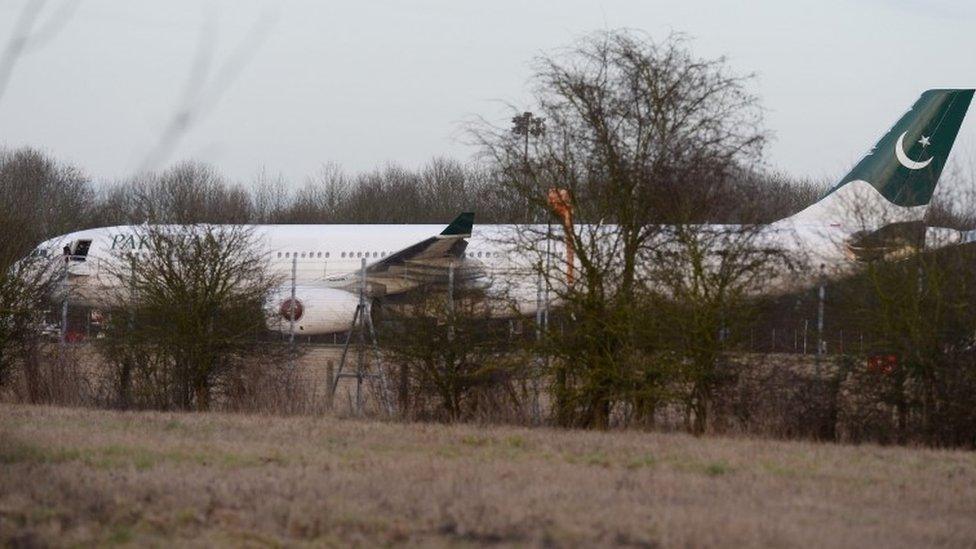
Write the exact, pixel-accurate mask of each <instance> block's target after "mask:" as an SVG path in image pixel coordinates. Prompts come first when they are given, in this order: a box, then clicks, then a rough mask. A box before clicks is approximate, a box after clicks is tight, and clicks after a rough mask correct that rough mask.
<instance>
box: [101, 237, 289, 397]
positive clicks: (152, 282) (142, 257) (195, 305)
mask: <svg viewBox="0 0 976 549" xmlns="http://www.w3.org/2000/svg"><path fill="white" fill-rule="evenodd" d="M137 231H138V235H137V237H136V239H137V241H141V242H143V243H144V246H143V247H142V249H139V250H132V251H131V253H129V254H128V255H127V256H125V257H122V258H120V260H121V261H120V262H119V264H118V266H117V272H116V274H115V278H116V279H117V284H116V288H117V289H116V306H115V307H113V310H112V311H111V315H110V321H109V323H108V326H107V329H106V331H107V336H106V337H105V338H104V339H103V340H102V341H101V343H100V348H101V350H102V352H103V353H104V354H105V355H106V356H107V357H108V358H109V359H110V360H112V361H113V362H114V363H115V364H116V365H117V367H118V368H117V370H118V380H119V381H118V385H119V394H120V399H119V400H120V402H121V403H122V404H127V403H130V402H132V390H133V387H135V386H138V387H141V388H142V390H143V391H144V393H146V394H148V395H150V398H143V399H142V400H141V403H142V405H151V406H157V407H164V408H168V407H175V408H179V409H197V410H206V409H209V408H210V406H211V400H212V394H213V391H214V390H215V389H217V388H219V387H220V386H221V383H223V382H224V381H226V380H227V379H228V376H233V375H234V373H235V372H237V371H238V370H240V369H241V368H242V367H243V365H244V364H246V363H247V362H248V361H252V360H262V359H267V358H268V357H269V356H270V355H269V353H271V352H273V351H274V350H275V346H274V345H269V344H268V343H267V342H262V340H261V335H262V333H264V332H265V330H266V323H265V315H266V311H265V308H264V307H265V300H266V296H267V294H268V292H269V291H270V290H271V289H272V288H273V287H274V286H275V285H276V284H277V280H276V279H275V278H273V277H272V276H269V275H268V274H267V269H266V262H267V258H266V257H265V256H264V255H263V254H261V253H260V252H258V251H257V247H256V246H255V235H254V234H253V233H252V231H251V230H249V229H247V228H244V227H241V226H233V225H223V226H214V225H184V226H178V227H177V226H154V225H147V226H143V227H140V228H139V229H137ZM137 381H138V382H139V384H136V382H137Z"/></svg>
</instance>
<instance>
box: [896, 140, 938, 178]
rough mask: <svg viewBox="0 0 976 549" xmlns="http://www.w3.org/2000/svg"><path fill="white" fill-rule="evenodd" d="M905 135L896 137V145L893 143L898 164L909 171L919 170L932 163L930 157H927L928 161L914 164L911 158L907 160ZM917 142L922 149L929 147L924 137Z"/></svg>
mask: <svg viewBox="0 0 976 549" xmlns="http://www.w3.org/2000/svg"><path fill="white" fill-rule="evenodd" d="M907 133H908V132H903V133H902V134H901V135H899V136H898V143H895V157H897V158H898V162H899V163H900V164H901V165H902V166H905V167H906V168H908V169H909V170H921V169H922V168H924V167H925V166H928V165H929V163H930V162H932V157H929V159H928V160H925V161H923V162H916V161H914V160H912V159H911V158H908V155H907V154H905V134H907ZM918 142H919V143H921V144H922V148H925V147H927V146H929V138H928V137H926V136H924V135H923V136H922V138H921V139H919V140H918Z"/></svg>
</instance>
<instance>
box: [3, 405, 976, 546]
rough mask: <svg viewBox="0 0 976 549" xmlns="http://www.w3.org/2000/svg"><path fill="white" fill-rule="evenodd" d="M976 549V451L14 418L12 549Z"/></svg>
mask: <svg viewBox="0 0 976 549" xmlns="http://www.w3.org/2000/svg"><path fill="white" fill-rule="evenodd" d="M401 543H405V544H414V545H471V544H501V545H557V546H581V545H594V544H613V545H637V546H714V545H736V546H742V545H746V546H760V545H761V546H848V547H852V546H859V547H862V546H886V547H892V546H900V547H919V546H958V547H973V546H974V545H976V454H973V453H967V452H958V451H934V450H922V449H905V448H882V447H877V446H859V447H855V446H839V445H822V444H811V443H796V442H774V441H765V440H748V439H730V438H705V439H696V438H693V437H689V436H685V435H672V434H647V433H638V432H609V433H600V432H578V431H557V430H549V429H538V430H530V429H521V428H500V427H478V426H471V425H461V426H444V425H422V424H397V423H383V422H375V421H359V420H350V419H338V418H333V417H287V418H282V417H265V416H243V415H225V414H216V413H214V414H163V413H118V412H106V411H92V410H83V409H65V408H47V407H31V406H18V405H0V545H4V546H14V547H18V546H19V547H33V546H45V545H58V546H61V545H79V544H80V545H93V544H95V545H140V546H142V545H151V546H168V545H171V544H178V545H187V546H211V545H234V546H238V545H245V546H264V545H273V546H277V545H343V546H344V545H348V544H354V545H367V546H372V545H389V544H401Z"/></svg>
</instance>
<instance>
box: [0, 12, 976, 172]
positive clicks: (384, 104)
mask: <svg viewBox="0 0 976 549" xmlns="http://www.w3.org/2000/svg"><path fill="white" fill-rule="evenodd" d="M60 1H63V0H49V2H48V5H47V6H46V8H45V11H44V14H46V13H50V12H52V11H55V9H56V8H57V7H58V5H59V2H60ZM22 2H23V0H20V1H7V2H2V3H0V44H6V42H7V40H8V39H9V37H10V32H11V30H12V29H13V21H14V19H15V18H16V17H17V16H18V14H19V13H20V10H21V9H22V6H23V3H22ZM41 18H42V19H43V18H44V15H43V14H42V17H41ZM258 22H264V23H261V24H259V26H258V27H257V28H258V29H260V30H258V31H254V30H253V29H254V28H255V24H256V23H258ZM619 27H629V28H634V29H640V30H643V31H646V32H647V33H649V34H650V35H651V36H652V37H665V36H666V35H667V34H668V33H670V32H672V31H681V32H684V33H687V34H689V35H690V36H691V37H693V38H694V42H693V44H692V45H693V48H694V50H695V51H696V53H698V54H699V55H702V56H707V57H715V56H719V55H727V56H728V58H729V63H730V65H731V66H732V67H733V68H734V69H735V70H737V71H739V72H743V73H744V72H755V73H757V74H758V79H757V80H756V81H755V82H754V85H755V91H756V92H757V93H758V94H759V95H760V97H761V98H762V102H763V105H764V106H765V107H766V109H767V111H768V115H767V120H766V122H767V124H766V125H767V128H768V129H769V130H771V131H772V132H773V134H774V141H773V142H772V144H771V145H770V147H769V148H768V150H767V162H768V164H769V165H770V166H772V167H774V168H778V169H782V170H784V171H787V172H789V173H793V174H796V175H800V176H808V177H815V178H826V179H831V180H833V179H835V178H837V177H839V176H840V175H842V174H843V172H844V171H845V169H846V168H848V167H850V166H851V165H852V164H853V162H855V161H856V160H857V159H858V158H859V156H860V155H861V154H863V153H864V152H865V151H866V150H867V149H868V148H869V147H870V145H872V144H873V143H874V141H875V140H876V139H877V138H878V137H879V136H880V135H881V134H882V133H883V132H884V131H885V130H886V129H887V128H888V127H889V126H890V125H891V124H892V123H893V122H894V121H895V120H896V119H897V117H898V116H900V114H901V113H902V112H904V111H905V110H906V109H907V108H908V107H909V106H910V105H911V103H912V102H913V101H914V100H915V98H916V97H917V96H918V94H919V93H920V92H921V91H922V90H924V89H927V88H932V87H973V86H974V85H976V55H974V52H976V31H974V29H976V2H973V1H972V0H965V1H964V0H924V1H923V0H901V1H889V2H885V1H881V0H871V1H859V2H853V1H851V2H842V1H836V0H819V1H813V2H800V1H788V2H786V1H783V0H769V1H764V0H752V1H749V2H732V1H729V2H712V1H709V2H704V1H692V0H677V1H641V2H637V1H623V0H620V1H603V2H600V1H583V0H570V1H567V0H560V1H559V2H556V1H550V2H529V1H525V0H520V1H508V0H492V1H480V2H465V1H460V0H440V1H434V0H428V1H415V2H407V1H402V0H399V1H394V0H388V1H378V0H371V1H365V0H363V1H358V2H341V3H340V2H331V1H311V0H309V1H301V0H285V1H275V2H272V1H257V0H226V1H217V0H213V1H209V2H201V1H200V0H167V1H166V2H149V1H120V0H113V1H109V0H83V1H82V2H81V4H80V7H79V8H78V9H77V11H75V12H74V13H73V15H72V16H71V18H70V19H69V20H67V22H66V24H65V25H64V27H63V28H62V29H61V30H60V32H59V33H58V34H57V35H56V36H54V37H53V38H52V39H51V40H50V41H48V42H46V43H44V44H42V45H41V47H39V48H36V49H34V50H32V51H30V52H29V53H28V54H26V55H24V56H23V57H22V58H21V59H20V60H19V61H18V63H17V65H16V66H15V68H14V72H13V77H12V80H11V82H10V85H9V87H8V89H7V91H6V93H5V95H4V96H3V97H2V98H0V145H3V146H6V147H19V146H22V145H31V146H35V147H39V148H42V149H44V150H46V151H48V152H50V153H52V154H53V155H55V156H56V157H58V158H61V159H64V160H67V161H69V162H72V163H74V164H76V165H78V166H80V167H81V168H83V169H84V170H85V171H86V172H87V173H88V174H89V175H90V176H92V177H93V178H95V179H97V180H106V181H111V180H114V179H116V178H120V177H124V176H126V175H128V174H131V173H132V172H133V171H135V170H137V169H139V167H140V166H141V165H142V164H143V163H144V162H145V161H146V159H147V158H149V157H150V155H151V154H152V151H153V150H154V147H156V144H157V141H158V140H159V136H160V135H161V134H162V133H163V132H164V130H165V128H166V126H167V124H168V123H169V121H170V119H171V118H172V116H173V113H174V112H175V111H176V110H177V108H178V106H179V105H180V103H181V99H182V97H183V96H184V94H185V90H186V88H187V82H188V79H189V75H190V73H191V69H192V67H194V62H195V59H196V58H197V57H198V52H200V51H207V47H205V46H201V44H212V45H213V51H214V56H213V65H212V67H211V70H209V71H207V74H208V76H209V78H210V80H211V82H216V83H217V84H218V85H217V86H213V87H211V84H204V86H203V97H204V101H205V102H206V101H209V100H210V99H208V98H211V97H212V95H213V94H211V92H208V91H207V90H214V89H218V90H219V89H222V88H221V84H227V85H226V89H223V91H222V93H219V94H217V95H219V97H218V98H217V100H216V102H215V103H213V104H212V106H210V107H209V108H206V109H205V111H206V112H205V115H204V116H203V117H202V118H201V119H200V120H199V121H198V122H197V123H196V124H194V125H192V126H191V128H190V130H189V132H188V133H187V134H186V135H185V137H184V138H183V139H182V140H180V141H179V143H178V144H177V146H176V147H175V148H174V150H173V151H172V154H170V155H167V156H166V162H167V163H168V162H172V161H176V160H180V159H186V158H194V159H198V160H203V161H206V162H209V163H212V164H213V165H215V166H216V167H218V168H219V169H220V170H221V171H222V172H223V173H224V174H226V175H228V176H230V177H232V178H235V179H239V180H241V181H244V182H246V181H248V180H250V179H251V178H252V177H254V176H255V174H256V173H258V172H259V171H261V170H262V169H264V170H266V171H267V172H269V173H272V174H278V173H280V174H282V175H284V176H285V177H286V178H287V179H289V180H291V181H293V182H296V183H301V182H302V181H303V180H304V178H305V177H306V176H307V175H309V174H312V173H314V172H315V171H316V170H317V169H318V168H319V166H321V165H322V164H323V163H325V162H336V163H338V164H340V165H342V166H343V167H345V168H346V169H348V170H350V171H358V170H366V169H370V168H373V167H376V166H378V165H381V164H383V163H385V162H389V161H393V162H398V163H401V164H404V165H406V166H417V165H420V164H422V163H423V162H425V161H426V160H427V159H429V158H431V157H433V156H439V155H446V156H453V157H457V158H460V159H464V160H467V159H470V158H471V157H472V153H473V151H472V150H471V149H470V148H469V147H468V146H466V145H465V144H464V142H463V139H462V138H463V134H462V132H461V130H460V125H461V123H462V122H464V121H465V120H468V119H470V118H472V117H473V116H476V115H484V116H487V117H488V118H490V119H497V120H499V121H504V120H505V118H503V117H502V116H503V114H504V111H503V110H502V107H501V105H502V103H503V102H511V103H515V104H523V103H524V102H525V101H526V100H527V97H528V96H527V86H526V81H527V78H528V76H529V74H530V67H529V63H530V61H531V59H532V58H533V56H535V55H537V54H539V53H540V52H545V51H551V50H553V49H555V48H558V47H560V46H564V45H567V44H569V43H570V42H572V41H573V40H574V38H577V37H579V36H580V35H582V34H584V33H587V32H590V31H593V30H599V29H612V28H619ZM262 33H265V34H262ZM202 36H206V39H204V40H202V39H201V37H202ZM262 37H263V38H262ZM242 43H250V44H257V48H256V49H255V50H254V52H253V55H249V56H247V57H248V58H249V60H248V62H247V63H246V65H244V66H243V67H242V68H241V69H240V71H239V73H238V74H237V77H236V78H234V79H229V78H221V77H217V76H215V75H216V74H219V73H220V71H221V67H222V66H225V65H226V64H227V60H228V59H229V58H231V56H232V55H233V54H234V52H238V53H240V52H241V51H242V50H241V44H242ZM245 53H246V52H245ZM231 66H233V65H231ZM228 72H229V73H233V72H234V71H233V70H231V69H228ZM208 94H210V95H208ZM974 109H976V108H974ZM974 118H976V115H974V114H971V115H970V116H969V119H968V120H967V121H966V123H965V124H964V127H963V133H962V135H961V137H960V140H959V141H957V145H956V149H955V150H954V156H955V157H956V159H957V160H958V159H959V158H960V157H961V156H964V155H966V154H968V155H969V156H972V157H974V158H976V122H974V120H973V119H974Z"/></svg>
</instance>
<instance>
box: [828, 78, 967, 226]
mask: <svg viewBox="0 0 976 549" xmlns="http://www.w3.org/2000/svg"><path fill="white" fill-rule="evenodd" d="M972 98H973V90H928V91H926V92H925V93H923V94H922V96H921V97H919V99H918V101H916V102H915V104H914V105H912V108H911V110H909V111H908V112H907V113H905V115H904V116H902V117H901V119H899V120H898V122H896V123H895V125H894V126H892V128H891V129H890V130H888V133H886V134H885V135H884V136H883V137H882V138H881V140H880V141H878V143H877V144H876V145H875V146H874V148H873V149H871V152H870V153H868V154H867V156H865V157H864V158H863V159H862V160H861V161H860V162H858V163H857V165H856V166H854V169H853V170H851V172H850V173H848V174H847V175H846V176H844V178H843V179H841V180H840V182H839V183H838V184H837V185H836V186H835V187H834V188H832V189H831V190H830V193H833V192H834V191H836V190H837V189H839V188H841V187H843V186H844V185H846V184H847V183H850V182H851V181H858V180H860V181H866V182H867V183H869V184H871V186H873V187H874V188H875V189H877V190H878V192H879V193H881V195H882V196H884V197H885V198H886V199H888V201H889V202H891V203H892V204H895V205H897V206H903V207H911V206H924V205H927V204H928V203H929V201H930V200H931V199H932V193H934V192H935V185H936V183H938V181H939V176H940V175H941V174H942V169H943V168H944V167H945V163H946V159H947V158H948V157H949V151H950V149H952V143H953V142H954V141H955V140H956V134H957V133H958V132H959V126H960V125H962V120H963V118H964V117H965V116H966V110H967V109H968V108H969V103H970V101H971V100H972ZM830 193H827V194H828V195H829V194H830Z"/></svg>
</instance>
